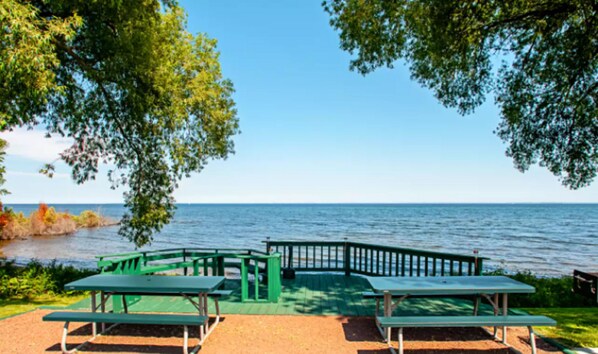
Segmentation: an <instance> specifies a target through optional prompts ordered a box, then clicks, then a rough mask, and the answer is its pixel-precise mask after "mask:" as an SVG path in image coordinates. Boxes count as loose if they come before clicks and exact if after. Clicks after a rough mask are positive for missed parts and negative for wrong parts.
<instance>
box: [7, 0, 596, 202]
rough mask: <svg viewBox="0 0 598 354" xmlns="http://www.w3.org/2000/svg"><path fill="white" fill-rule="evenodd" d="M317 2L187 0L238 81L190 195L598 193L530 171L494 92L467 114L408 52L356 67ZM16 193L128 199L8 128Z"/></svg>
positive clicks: (514, 198) (276, 198)
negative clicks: (414, 77)
mask: <svg viewBox="0 0 598 354" xmlns="http://www.w3.org/2000/svg"><path fill="white" fill-rule="evenodd" d="M320 3H321V1H320V0H313V1H311V0H310V1H269V2H265V1H260V2H248V1H232V0H230V1H228V0H227V1H205V0H202V1H190V0H189V1H183V2H182V5H183V6H184V7H185V8H186V10H187V12H188V13H189V23H188V28H189V30H190V31H191V32H193V33H198V32H204V33H207V34H208V35H209V36H210V37H213V38H216V39H218V43H219V44H218V48H219V50H220V51H221V63H222V69H223V72H224V75H225V76H226V77H228V78H230V79H231V80H232V81H233V82H234V84H235V88H236V93H235V96H234V97H235V100H236V102H237V106H238V107H237V108H238V112H239V118H240V123H241V130H242V133H241V134H240V135H238V136H236V137H235V138H234V140H235V144H236V151H237V152H236V154H235V155H232V156H230V158H229V159H228V160H226V161H213V162H211V163H209V164H208V166H207V167H206V169H205V170H204V171H203V172H202V173H201V174H196V175H194V176H193V177H192V178H190V179H187V180H185V181H183V182H182V183H181V187H180V189H179V190H178V191H177V192H176V195H175V196H176V198H177V201H179V202H182V203H192V202H198V203H199V202H201V203H229V202H230V203H251V202H257V203H270V202H274V203H277V202H315V203H320V202H323V203H329V202H356V203H359V202H424V203H425V202H598V186H597V185H596V184H595V185H593V186H591V187H589V188H585V189H582V190H579V191H570V190H568V189H566V188H564V187H562V186H561V185H560V183H559V182H558V180H557V178H556V177H554V176H552V175H551V174H550V173H548V172H547V171H545V170H544V169H541V168H539V167H533V168H532V169H531V170H530V171H528V172H526V173H524V174H522V173H520V172H518V171H517V170H515V169H514V168H513V164H512V161H511V160H510V159H509V158H507V157H506V156H505V155H504V150H505V146H504V144H503V143H502V142H501V141H500V140H499V139H498V137H496V136H495V135H494V134H493V130H494V128H495V127H496V126H497V124H498V121H499V117H498V110H497V109H496V107H495V106H494V105H493V98H492V97H489V99H488V102H487V103H486V104H485V105H484V106H482V107H481V108H480V109H478V110H477V112H476V113H475V114H473V115H470V116H466V117H462V116H460V115H458V114H457V112H456V111H455V110H452V109H447V108H444V107H442V106H441V105H440V104H438V102H437V101H436V100H435V99H434V97H433V95H432V93H431V91H429V90H427V89H424V88H422V87H420V86H419V85H418V84H417V83H415V82H412V81H411V80H410V77H409V72H408V70H407V68H406V67H405V65H404V64H403V63H397V65H396V68H395V69H393V70H388V69H380V70H378V71H376V72H374V73H373V74H370V75H368V76H366V77H363V76H361V75H359V74H357V73H355V72H351V71H349V60H350V58H351V56H350V55H349V54H348V53H345V52H343V51H341V50H340V49H339V40H338V35H337V34H336V33H335V32H334V31H333V30H332V28H331V27H330V26H329V25H328V16H327V15H326V14H325V13H324V11H323V10H322V8H321V6H320ZM3 136H4V137H6V138H7V139H8V140H9V142H10V144H11V146H10V147H9V149H8V156H7V159H6V165H7V170H8V174H7V178H8V182H7V184H6V187H7V188H8V189H9V190H10V191H11V192H12V194H11V195H10V196H7V197H5V198H4V200H5V202H7V203H36V202H39V201H45V202H48V203H109V202H112V203H119V202H121V201H122V191H123V190H122V189H121V190H116V191H112V190H110V189H109V184H108V182H107V179H106V177H105V171H106V168H103V169H102V171H103V172H104V173H102V174H100V175H99V176H98V179H97V180H96V181H92V182H89V183H86V184H85V185H82V186H78V185H76V184H74V182H72V181H71V180H70V178H69V175H68V173H69V170H68V169H67V168H66V167H65V166H64V165H62V164H60V163H59V164H58V173H57V176H56V177H55V178H54V179H48V178H46V177H44V176H41V175H39V174H38V173H37V170H39V168H40V167H41V166H42V165H43V163H44V162H50V161H52V160H53V159H54V158H55V156H57V154H58V152H59V151H60V150H61V149H64V148H65V147H66V146H68V141H64V140H51V139H44V138H42V134H41V133H40V132H36V131H33V132H25V131H16V132H14V133H11V134H4V135H3Z"/></svg>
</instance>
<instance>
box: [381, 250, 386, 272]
mask: <svg viewBox="0 0 598 354" xmlns="http://www.w3.org/2000/svg"><path fill="white" fill-rule="evenodd" d="M382 275H386V252H384V251H382Z"/></svg>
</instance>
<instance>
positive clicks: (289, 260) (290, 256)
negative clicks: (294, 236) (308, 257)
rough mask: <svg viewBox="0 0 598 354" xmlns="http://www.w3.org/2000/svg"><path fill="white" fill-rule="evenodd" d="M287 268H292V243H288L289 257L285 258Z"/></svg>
mask: <svg viewBox="0 0 598 354" xmlns="http://www.w3.org/2000/svg"><path fill="white" fill-rule="evenodd" d="M287 268H293V245H289V257H288V258H287Z"/></svg>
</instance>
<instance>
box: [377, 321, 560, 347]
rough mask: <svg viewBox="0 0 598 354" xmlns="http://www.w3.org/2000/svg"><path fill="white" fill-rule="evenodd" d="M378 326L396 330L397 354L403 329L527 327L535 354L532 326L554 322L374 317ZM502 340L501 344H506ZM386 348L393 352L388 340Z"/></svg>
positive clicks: (553, 322)
mask: <svg viewBox="0 0 598 354" xmlns="http://www.w3.org/2000/svg"><path fill="white" fill-rule="evenodd" d="M376 320H377V321H378V323H379V324H380V326H382V327H384V328H398V329H399V334H398V341H399V354H403V328H404V327H482V326H490V327H499V326H510V327H527V328H528V330H529V338H530V345H531V347H532V353H533V354H535V353H536V341H535V333H534V330H533V328H532V326H556V321H555V320H553V319H552V318H549V317H546V316H528V315H524V316H393V317H384V316H376ZM505 340H506V338H503V343H506V341H505ZM388 346H389V349H390V350H391V351H393V352H394V349H393V348H392V346H391V344H390V340H388Z"/></svg>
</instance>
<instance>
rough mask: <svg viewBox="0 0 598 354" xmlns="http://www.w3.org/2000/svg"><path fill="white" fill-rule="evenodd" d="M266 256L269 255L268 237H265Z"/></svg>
mask: <svg viewBox="0 0 598 354" xmlns="http://www.w3.org/2000/svg"><path fill="white" fill-rule="evenodd" d="M266 254H270V237H266Z"/></svg>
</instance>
